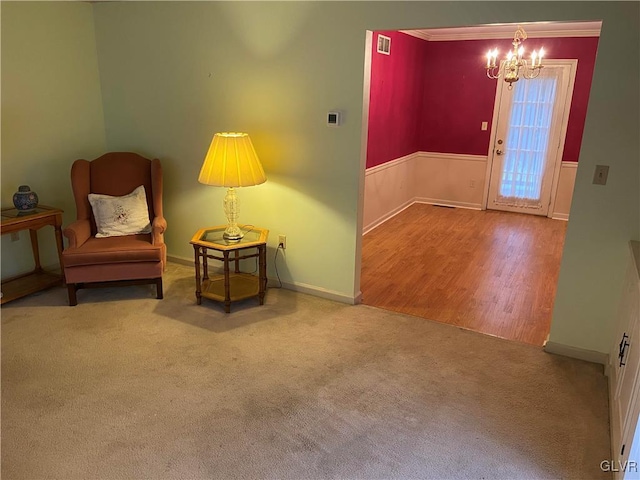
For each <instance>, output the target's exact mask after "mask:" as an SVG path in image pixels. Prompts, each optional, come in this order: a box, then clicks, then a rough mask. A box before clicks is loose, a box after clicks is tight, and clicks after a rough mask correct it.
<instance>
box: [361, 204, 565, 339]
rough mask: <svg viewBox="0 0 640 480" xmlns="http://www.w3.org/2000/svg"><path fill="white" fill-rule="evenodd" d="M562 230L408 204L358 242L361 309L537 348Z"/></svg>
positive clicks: (526, 219)
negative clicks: (390, 312) (379, 310)
mask: <svg viewBox="0 0 640 480" xmlns="http://www.w3.org/2000/svg"><path fill="white" fill-rule="evenodd" d="M566 225H567V224H566V222H564V221H561V220H551V219H549V218H546V217H539V216H534V215H526V214H518V213H508V212H499V211H494V210H487V211H476V210H466V209H461V208H444V207H436V206H433V205H423V204H414V205H412V206H411V207H409V208H407V209H406V210H404V211H403V212H401V213H400V214H398V215H396V216H395V217H393V218H391V219H390V220H388V221H387V222H385V223H384V224H383V225H381V226H379V227H378V228H376V229H375V230H373V231H371V232H369V233H368V234H367V235H365V236H364V238H363V247H362V280H361V282H362V283H361V289H362V294H363V303H365V304H367V305H373V306H376V307H380V308H384V309H387V310H393V311H396V312H402V313H407V314H410V315H416V316H419V317H423V318H428V319H430V320H436V321H439V322H443V323H449V324H452V325H457V326H460V327H463V328H468V329H471V330H475V331H478V332H482V333H486V334H490V335H495V336H498V337H502V338H507V339H510V340H517V341H520V342H524V343H529V344H533V345H542V344H543V342H544V341H545V339H546V337H547V335H548V333H549V328H550V324H551V314H552V310H553V301H554V298H555V294H556V287H557V283H558V272H559V269H560V259H561V257H562V247H563V244H564V237H565V232H566Z"/></svg>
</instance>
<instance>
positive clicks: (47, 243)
mask: <svg viewBox="0 0 640 480" xmlns="http://www.w3.org/2000/svg"><path fill="white" fill-rule="evenodd" d="M0 15H1V18H2V33H1V35H2V37H1V41H2V46H1V59H2V60H1V62H2V63H1V67H2V91H1V98H2V110H1V115H2V139H1V140H2V141H1V145H2V146H1V155H2V167H1V173H2V184H1V187H2V207H3V208H4V207H12V206H13V202H12V196H13V193H14V192H15V191H16V190H17V189H18V186H19V185H22V184H27V185H29V186H30V187H31V189H32V190H34V191H35V192H36V193H37V194H38V196H39V199H40V203H42V204H44V205H52V206H56V207H60V208H62V209H64V210H65V215H64V221H65V224H67V223H69V222H70V221H72V220H74V219H75V206H74V203H73V195H72V193H71V184H70V181H69V173H70V169H71V163H72V162H73V161H74V160H75V159H77V158H84V157H85V156H86V157H88V158H91V157H92V156H96V155H99V154H101V153H102V152H104V149H105V133H104V117H103V113H102V98H101V94H100V78H99V74H98V62H97V56H96V42H95V32H94V28H93V13H92V8H91V5H89V4H88V3H80V2H77V3H76V2H2V3H1V4H0ZM39 241H40V247H41V252H42V257H41V261H42V263H43V265H45V266H46V265H54V264H57V263H58V257H57V254H56V248H55V245H56V244H55V239H54V236H53V229H52V228H50V227H47V228H45V229H42V230H40V231H39ZM32 268H33V260H32V255H31V246H30V241H29V234H28V232H24V231H23V232H20V240H19V241H18V242H12V241H11V239H10V236H9V235H5V236H2V278H7V277H10V276H13V275H15V274H17V273H22V272H25V271H29V270H30V269H32Z"/></svg>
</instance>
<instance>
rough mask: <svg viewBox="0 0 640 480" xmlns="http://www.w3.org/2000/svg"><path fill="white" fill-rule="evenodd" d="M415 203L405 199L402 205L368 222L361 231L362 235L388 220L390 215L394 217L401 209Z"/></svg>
mask: <svg viewBox="0 0 640 480" xmlns="http://www.w3.org/2000/svg"><path fill="white" fill-rule="evenodd" d="M414 203H415V200H413V199H411V200H407V201H406V202H404V203H403V204H402V205H400V206H399V207H397V208H394V209H393V210H391V211H390V212H388V213H387V214H385V215H384V216H382V217H380V218H378V219H377V220H376V221H375V222H372V223H370V224H369V225H367V226H365V227H364V229H363V231H362V235H366V234H367V233H369V232H370V231H371V230H373V229H374V228H376V227H378V226H380V225H382V224H383V223H384V222H386V221H387V220H389V219H390V218H392V217H395V216H396V215H398V214H399V213H400V212H402V211H403V210H406V209H407V208H409V207H410V206H411V205H413V204H414Z"/></svg>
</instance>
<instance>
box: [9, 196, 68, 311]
mask: <svg viewBox="0 0 640 480" xmlns="http://www.w3.org/2000/svg"><path fill="white" fill-rule="evenodd" d="M0 212H1V213H2V224H1V225H0V228H1V231H0V233H1V234H2V235H5V234H8V233H14V232H19V231H20V230H29V235H30V236H31V250H32V251H33V260H34V262H35V268H34V269H33V271H31V272H29V273H25V274H23V275H18V276H16V277H11V278H8V279H6V280H2V299H0V304H5V303H7V302H10V301H11V300H15V299H17V298H21V297H24V296H26V295H30V294H32V293H35V292H37V291H40V290H44V289H45V288H49V287H52V286H54V285H58V284H60V283H62V281H63V275H62V274H60V273H57V272H50V271H46V270H44V269H43V268H42V266H41V265H40V249H39V247H38V230H39V229H40V228H42V227H46V226H47V225H51V226H52V227H53V228H54V230H55V237H56V244H57V247H58V261H59V262H60V267H61V268H62V210H60V209H59V208H54V207H47V206H46V205H38V206H37V207H36V208H35V210H32V211H31V212H21V211H20V210H17V209H15V208H3V209H2V210H1V211H0Z"/></svg>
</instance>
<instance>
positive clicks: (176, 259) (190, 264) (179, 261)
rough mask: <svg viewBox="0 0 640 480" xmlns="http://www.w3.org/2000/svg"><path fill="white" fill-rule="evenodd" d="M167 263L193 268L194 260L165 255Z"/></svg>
mask: <svg viewBox="0 0 640 480" xmlns="http://www.w3.org/2000/svg"><path fill="white" fill-rule="evenodd" d="M167 262H173V263H177V264H179V265H186V266H187V267H193V265H194V263H193V262H194V260H193V258H189V259H187V258H184V257H178V256H175V255H167Z"/></svg>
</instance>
